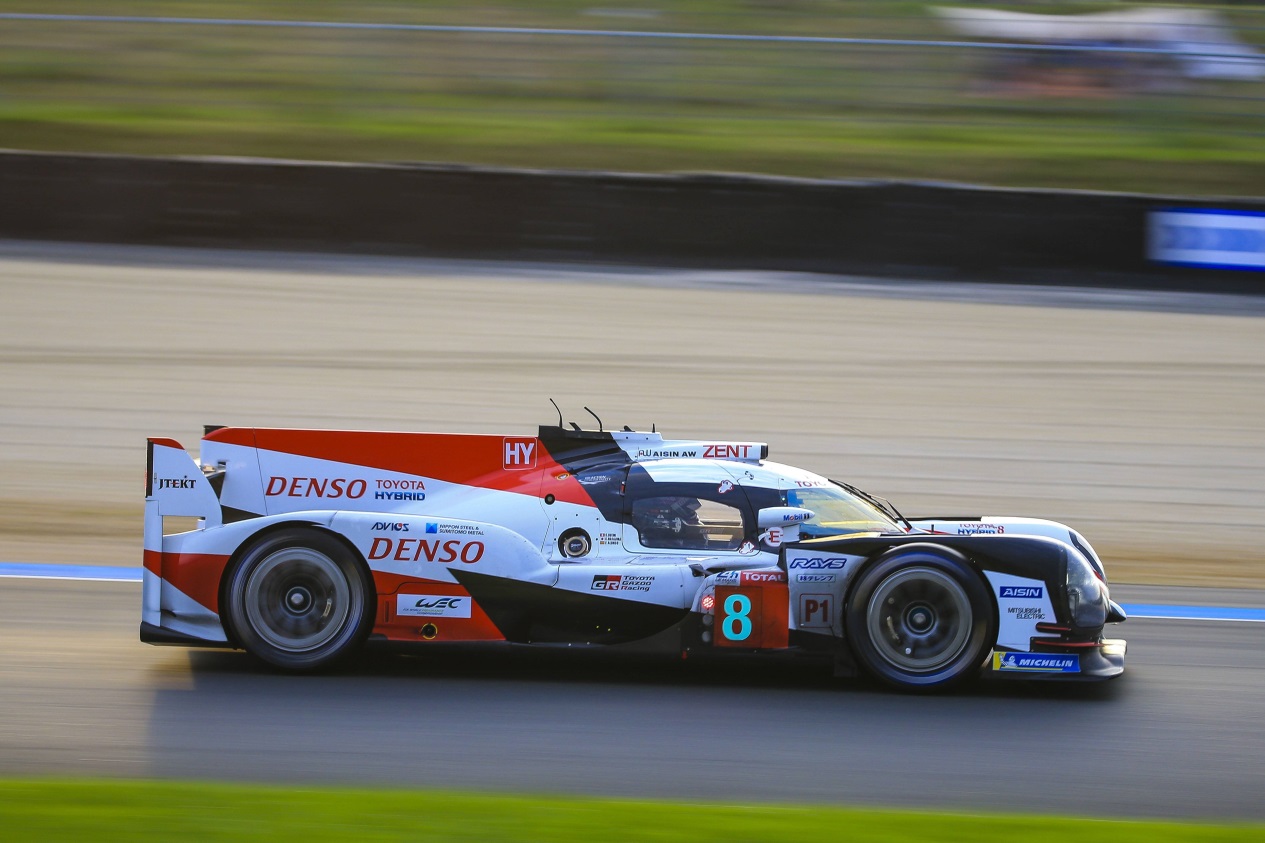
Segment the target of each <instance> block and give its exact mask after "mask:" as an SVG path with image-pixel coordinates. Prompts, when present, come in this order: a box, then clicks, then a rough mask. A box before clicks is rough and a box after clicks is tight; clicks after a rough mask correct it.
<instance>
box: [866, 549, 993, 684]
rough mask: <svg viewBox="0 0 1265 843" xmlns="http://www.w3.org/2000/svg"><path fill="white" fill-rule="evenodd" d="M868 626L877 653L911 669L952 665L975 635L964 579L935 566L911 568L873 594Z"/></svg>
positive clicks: (923, 670)
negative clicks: (955, 577) (963, 584)
mask: <svg viewBox="0 0 1265 843" xmlns="http://www.w3.org/2000/svg"><path fill="white" fill-rule="evenodd" d="M867 610H868V611H867V612H866V628H867V630H868V632H869V636H870V641H871V642H873V644H874V648H875V649H876V650H877V651H878V654H879V655H880V656H881V657H882V658H883V659H884V660H885V661H887V662H888V663H889V664H891V665H893V666H895V667H897V668H900V669H901V670H905V671H909V672H911V673H932V672H935V671H938V670H941V669H943V668H944V667H946V666H947V665H949V664H951V663H952V662H953V660H954V659H956V658H957V657H958V656H959V655H961V654H962V651H963V650H965V649H966V646H967V644H968V642H969V639H970V635H971V623H972V614H971V600H970V597H968V596H967V594H966V590H965V589H964V588H963V587H962V585H961V583H959V582H958V581H957V580H955V579H954V578H953V577H951V576H949V575H948V574H946V573H944V572H942V571H938V570H935V569H934V568H907V569H905V570H903V571H897V572H896V573H894V574H892V575H891V576H889V577H888V578H887V579H885V580H883V582H881V583H880V584H879V586H878V588H876V589H875V590H874V594H873V595H872V596H871V597H870V602H869V605H868V606H867Z"/></svg>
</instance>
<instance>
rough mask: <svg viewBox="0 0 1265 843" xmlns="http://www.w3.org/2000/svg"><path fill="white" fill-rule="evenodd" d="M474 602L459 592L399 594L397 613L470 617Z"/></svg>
mask: <svg viewBox="0 0 1265 843" xmlns="http://www.w3.org/2000/svg"><path fill="white" fill-rule="evenodd" d="M473 602H474V601H473V600H471V599H470V598H469V597H467V596H465V595H457V594H398V595H396V599H395V613H396V614H397V615H399V616H400V617H402V618H468V617H470V606H471V604H472V603H473Z"/></svg>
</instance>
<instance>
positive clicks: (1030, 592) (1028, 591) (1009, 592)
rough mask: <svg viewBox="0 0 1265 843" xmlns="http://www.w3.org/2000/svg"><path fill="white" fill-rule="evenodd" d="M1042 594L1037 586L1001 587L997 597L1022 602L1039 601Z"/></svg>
mask: <svg viewBox="0 0 1265 843" xmlns="http://www.w3.org/2000/svg"><path fill="white" fill-rule="evenodd" d="M1042 594H1044V591H1042V589H1041V586H1039V585H1003V586H1002V587H1001V588H1000V589H998V591H997V596H998V597H1003V598H1006V597H1009V598H1013V599H1022V600H1029V599H1033V600H1040V599H1041V595H1042Z"/></svg>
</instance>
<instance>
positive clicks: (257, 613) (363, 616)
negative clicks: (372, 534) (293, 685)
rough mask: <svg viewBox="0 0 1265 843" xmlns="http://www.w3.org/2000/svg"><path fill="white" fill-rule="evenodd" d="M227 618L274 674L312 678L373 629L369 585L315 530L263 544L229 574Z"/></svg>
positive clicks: (348, 554)
mask: <svg viewBox="0 0 1265 843" xmlns="http://www.w3.org/2000/svg"><path fill="white" fill-rule="evenodd" d="M224 598H225V606H224V609H225V616H226V621H227V623H228V626H229V628H230V631H231V633H232V634H233V636H234V637H235V640H236V642H237V643H238V644H239V645H240V646H241V647H242V649H244V650H246V652H248V653H250V654H251V655H253V656H255V657H256V658H259V659H261V660H263V661H265V662H267V663H268V664H270V665H273V666H274V667H279V668H281V669H283V670H288V671H296V672H297V671H310V670H316V669H318V668H323V667H327V666H329V665H331V664H334V663H335V662H337V661H339V660H341V659H344V658H346V657H347V656H348V655H350V654H351V653H353V652H354V651H355V650H356V649H358V648H359V647H360V645H361V644H362V643H363V642H364V639H365V637H366V636H367V635H368V634H369V630H370V628H371V627H372V626H373V620H374V607H375V601H376V594H375V591H374V587H373V579H372V577H371V576H370V574H369V571H368V569H367V568H366V567H365V565H364V563H363V561H362V560H360V559H359V558H358V557H357V556H356V554H355V552H354V551H352V550H351V549H349V548H348V547H347V546H346V545H344V544H343V543H342V542H340V541H339V540H338V539H336V538H334V537H333V536H330V535H328V534H327V533H323V532H320V531H319V530H314V529H307V528H291V529H286V530H282V531H279V532H276V533H270V534H268V535H266V536H263V537H261V538H260V539H259V540H257V541H256V542H255V543H254V544H252V545H251V546H250V547H248V548H247V549H246V550H245V552H243V553H242V554H241V556H240V557H239V558H238V560H237V563H236V564H235V565H234V566H233V568H232V570H231V571H230V572H229V573H228V576H227V578H226V580H225V587H224Z"/></svg>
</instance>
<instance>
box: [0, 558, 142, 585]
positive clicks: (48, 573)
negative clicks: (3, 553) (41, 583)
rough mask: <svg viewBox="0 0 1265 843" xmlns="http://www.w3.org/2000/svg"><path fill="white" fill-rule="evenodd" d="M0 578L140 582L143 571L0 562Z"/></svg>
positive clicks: (101, 566) (102, 566)
mask: <svg viewBox="0 0 1265 843" xmlns="http://www.w3.org/2000/svg"><path fill="white" fill-rule="evenodd" d="M0 577H16V578H18V579H32V580H97V581H105V582H140V581H141V569H140V568H132V567H127V568H124V567H110V566H106V565H56V564H48V563H35V562H0Z"/></svg>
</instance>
